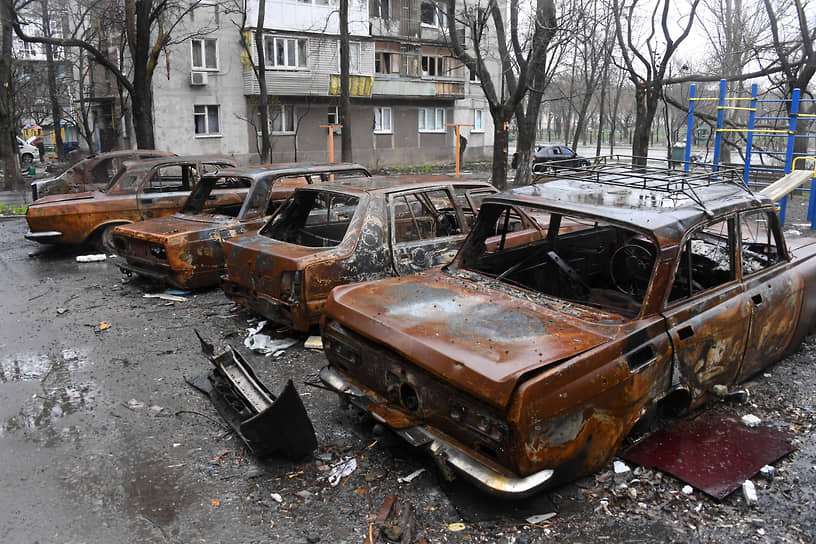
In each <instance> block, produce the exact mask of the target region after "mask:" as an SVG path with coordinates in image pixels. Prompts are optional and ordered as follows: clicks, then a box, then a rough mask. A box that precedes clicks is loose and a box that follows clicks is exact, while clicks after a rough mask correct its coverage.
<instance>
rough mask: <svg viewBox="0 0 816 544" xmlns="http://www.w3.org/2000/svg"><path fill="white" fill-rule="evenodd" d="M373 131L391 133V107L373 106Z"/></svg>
mask: <svg viewBox="0 0 816 544" xmlns="http://www.w3.org/2000/svg"><path fill="white" fill-rule="evenodd" d="M374 132H379V133H388V134H390V133H391V108H389V107H385V106H375V107H374Z"/></svg>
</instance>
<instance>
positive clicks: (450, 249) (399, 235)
mask: <svg viewBox="0 0 816 544" xmlns="http://www.w3.org/2000/svg"><path fill="white" fill-rule="evenodd" d="M388 209H389V218H390V228H391V248H392V251H391V254H392V258H393V260H394V270H395V271H396V272H397V274H398V275H400V276H403V275H406V274H416V273H417V272H421V271H423V270H426V269H428V268H432V267H434V266H441V265H444V264H447V263H449V262H450V261H451V260H452V259H453V258H454V257H455V256H456V252H457V251H458V250H459V246H461V245H462V240H463V239H464V237H465V227H464V225H463V221H462V217H461V214H460V213H459V211H458V209H457V207H456V205H455V204H454V200H453V198H452V196H451V194H450V192H449V191H448V190H446V189H432V190H415V191H406V192H403V193H398V194H393V195H390V196H389V203H388Z"/></svg>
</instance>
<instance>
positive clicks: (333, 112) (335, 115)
mask: <svg viewBox="0 0 816 544" xmlns="http://www.w3.org/2000/svg"><path fill="white" fill-rule="evenodd" d="M327 124H328V125H339V124H340V110H339V108H338V107H337V106H329V122H328V123H327Z"/></svg>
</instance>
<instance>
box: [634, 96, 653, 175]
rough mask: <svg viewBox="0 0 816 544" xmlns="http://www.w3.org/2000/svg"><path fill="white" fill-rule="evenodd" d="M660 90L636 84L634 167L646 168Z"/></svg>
mask: <svg viewBox="0 0 816 544" xmlns="http://www.w3.org/2000/svg"><path fill="white" fill-rule="evenodd" d="M659 92H660V89H655V88H653V87H647V86H646V85H645V83H644V82H642V81H639V82H636V84H635V106H636V108H637V111H636V114H635V130H634V132H633V134H632V165H633V166H646V159H647V157H648V156H649V138H650V136H651V132H652V130H651V129H652V121H654V116H655V113H656V112H657V103H658V102H657V99H658V94H659Z"/></svg>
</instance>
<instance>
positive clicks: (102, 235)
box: [91, 223, 124, 255]
mask: <svg viewBox="0 0 816 544" xmlns="http://www.w3.org/2000/svg"><path fill="white" fill-rule="evenodd" d="M119 225H124V223H115V224H112V225H105V226H104V227H101V228H99V229H98V230H97V231H96V233H95V234H94V235H93V238H92V240H91V245H93V247H95V248H96V249H98V250H99V251H104V252H105V253H107V254H108V255H110V254H114V255H115V254H116V247H115V246H114V245H113V229H115V228H116V227H118V226H119Z"/></svg>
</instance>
